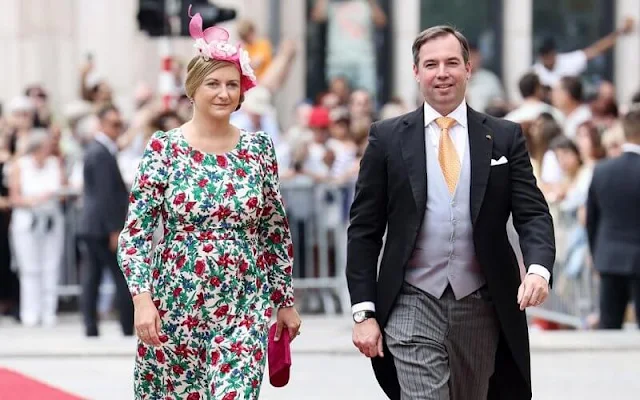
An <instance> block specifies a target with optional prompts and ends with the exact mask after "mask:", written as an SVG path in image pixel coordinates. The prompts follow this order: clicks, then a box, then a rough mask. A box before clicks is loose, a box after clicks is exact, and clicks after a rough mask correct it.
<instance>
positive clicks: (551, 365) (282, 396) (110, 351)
mask: <svg viewBox="0 0 640 400" xmlns="http://www.w3.org/2000/svg"><path fill="white" fill-rule="evenodd" d="M303 329H304V331H303V332H304V333H303V334H302V335H301V336H300V338H299V339H298V340H297V343H295V344H294V346H293V351H294V354H293V361H294V367H293V370H292V377H291V383H290V385H289V386H287V387H286V388H283V389H276V388H273V387H271V386H270V385H269V384H268V383H265V384H264V385H263V392H262V396H261V399H266V400H270V399H278V400H287V399H295V400H298V399H305V400H306V399H310V400H315V399H323V400H325V399H345V400H346V399H358V400H359V399H367V400H378V399H380V400H384V397H383V395H382V393H381V392H380V390H379V389H378V387H377V384H376V383H375V381H374V377H373V374H372V373H371V370H370V364H369V362H368V361H367V360H366V359H365V358H363V357H360V356H359V354H358V353H357V352H356V351H355V350H354V349H353V348H352V347H351V343H350V322H349V321H348V320H345V319H342V318H339V319H335V318H309V317H305V322H304V326H303ZM531 341H532V349H533V354H532V369H533V380H534V393H535V396H534V399H541V400H553V399H561V400H565V399H569V400H571V399H579V400H591V399H594V400H595V399H598V400H599V399H612V400H613V399H615V400H627V399H628V400H632V399H638V393H640V380H639V379H637V376H638V371H639V368H640V367H638V366H640V333H638V332H637V331H626V332H571V333H569V332H563V333H541V332H532V337H531ZM134 350H135V343H134V341H133V340H130V339H125V338H122V337H121V336H120V335H119V334H118V329H117V326H116V325H115V324H114V323H107V324H105V325H104V326H103V336H102V337H101V338H99V339H86V338H84V337H83V336H82V329H81V326H80V324H79V322H78V321H77V320H76V319H73V318H72V319H71V320H66V321H62V323H61V324H60V325H59V326H58V327H56V328H54V329H51V330H45V329H24V328H21V327H17V326H14V325H12V324H7V323H6V321H5V322H4V323H3V322H2V321H0V366H6V367H9V368H12V369H15V370H17V371H20V372H22V373H25V374H27V375H30V376H33V377H35V378H37V379H41V380H43V381H46V382H48V383H50V384H53V385H55V386H58V387H61V388H64V389H66V390H69V391H71V392H74V393H76V394H79V395H81V396H83V397H86V398H87V399H95V400H102V399H104V400H112V399H115V400H121V399H122V400H127V399H130V398H131V370H132V357H133V356H132V354H133V352H134ZM0 397H1V396H0Z"/></svg>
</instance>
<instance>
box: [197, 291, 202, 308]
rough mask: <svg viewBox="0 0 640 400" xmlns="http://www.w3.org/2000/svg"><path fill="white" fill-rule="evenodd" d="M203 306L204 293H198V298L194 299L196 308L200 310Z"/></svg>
mask: <svg viewBox="0 0 640 400" xmlns="http://www.w3.org/2000/svg"><path fill="white" fill-rule="evenodd" d="M203 305H204V293H198V298H197V299H196V307H197V308H200V307H202V306H203Z"/></svg>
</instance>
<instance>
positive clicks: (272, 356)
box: [267, 324, 291, 387]
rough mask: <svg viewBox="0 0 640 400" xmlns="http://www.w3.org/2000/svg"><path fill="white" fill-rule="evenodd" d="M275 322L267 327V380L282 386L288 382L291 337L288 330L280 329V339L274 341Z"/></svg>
mask: <svg viewBox="0 0 640 400" xmlns="http://www.w3.org/2000/svg"><path fill="white" fill-rule="evenodd" d="M275 335H276V324H273V325H271V328H269V342H268V344H267V360H268V362H269V382H271V385H273V386H275V387H283V386H285V385H286V384H287V383H289V371H290V369H291V347H290V344H291V338H290V337H289V330H288V329H287V328H284V329H282V334H281V335H280V340H279V341H277V342H276V341H275V340H274V338H275Z"/></svg>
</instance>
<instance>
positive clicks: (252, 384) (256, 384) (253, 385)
mask: <svg viewBox="0 0 640 400" xmlns="http://www.w3.org/2000/svg"><path fill="white" fill-rule="evenodd" d="M259 385H260V381H259V380H257V379H254V380H252V381H251V387H252V388H254V389H255V388H257V387H258V386H259Z"/></svg>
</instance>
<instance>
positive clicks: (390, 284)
mask: <svg viewBox="0 0 640 400" xmlns="http://www.w3.org/2000/svg"><path fill="white" fill-rule="evenodd" d="M468 130H469V149H470V156H471V187H470V190H471V200H470V203H471V204H470V207H471V217H472V222H473V237H474V243H475V250H476V258H477V259H478V262H479V263H480V265H481V266H482V268H483V270H484V273H485V275H486V279H487V285H488V289H489V292H490V294H491V297H492V298H493V301H494V303H495V307H496V311H497V315H498V318H499V321H500V326H501V338H500V342H499V343H500V344H499V346H498V353H497V356H496V373H495V374H494V378H492V382H491V385H490V386H491V388H490V394H491V396H490V398H491V399H509V400H519V399H530V398H531V383H530V382H531V379H530V360H529V337H528V332H527V323H526V317H525V313H524V312H522V311H520V309H519V306H518V304H517V291H518V287H519V285H520V282H521V279H520V272H519V267H518V263H517V260H516V257H515V254H514V252H513V249H512V248H511V245H510V243H509V240H508V238H507V231H506V224H507V220H508V218H509V214H510V213H513V223H514V226H515V228H516V230H517V231H518V233H519V235H520V244H521V248H522V252H523V256H524V260H525V262H526V264H527V265H530V264H540V265H542V266H544V267H546V268H548V269H549V270H550V271H551V268H552V266H553V264H554V261H555V240H554V233H553V223H552V220H551V215H550V214H549V210H548V207H547V203H546V202H545V200H544V198H543V196H542V193H541V192H540V190H539V189H538V187H537V186H536V181H535V178H534V176H533V171H532V167H531V162H530V159H529V154H528V152H527V149H526V146H525V139H524V137H523V134H522V130H521V128H520V126H519V125H516V124H514V123H511V122H508V121H505V120H500V119H496V118H492V117H489V116H486V115H484V114H480V113H478V112H475V111H473V110H471V109H468ZM502 156H505V157H506V158H507V159H508V163H506V164H503V165H499V166H494V167H491V166H490V162H491V159H492V158H493V159H499V158H500V157H502ZM427 179H428V177H427V174H426V153H425V128H424V109H423V107H420V108H419V109H417V110H416V111H414V112H412V113H409V114H406V115H403V116H400V117H398V118H393V119H389V120H384V121H380V122H376V123H374V124H373V125H372V127H371V130H370V133H369V145H368V146H367V149H366V150H365V154H364V156H363V159H362V162H361V167H360V174H359V176H358V180H357V183H356V193H355V198H354V201H353V204H352V206H351V223H350V226H349V231H348V248H347V281H348V286H349V292H350V294H351V302H352V304H355V303H359V302H363V301H372V302H374V303H375V304H376V318H377V320H378V323H379V324H380V326H381V328H382V329H384V327H385V325H386V323H387V319H388V316H389V313H390V312H391V310H392V308H393V306H394V303H395V300H396V297H397V295H398V293H399V291H400V288H401V286H402V284H403V282H404V270H405V267H406V264H407V261H408V260H409V257H410V256H411V254H412V251H413V248H414V246H415V242H416V237H417V234H418V232H419V230H420V226H421V224H422V221H423V217H424V212H425V205H426V200H427V181H426V180H427ZM385 228H386V229H387V238H386V243H385V248H384V254H383V257H382V261H381V264H380V269H379V272H378V274H376V271H377V265H378V256H379V253H380V248H381V246H382V237H383V234H384V232H385ZM384 354H385V356H384V358H374V359H373V360H372V362H373V367H374V370H375V373H376V377H377V379H378V382H379V383H380V385H381V386H382V388H383V389H384V391H385V392H386V394H387V395H388V396H389V398H391V399H399V398H400V393H399V384H398V379H397V374H396V371H395V367H394V364H393V357H392V356H391V354H390V353H389V351H388V349H387V348H386V345H385V352H384Z"/></svg>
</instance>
